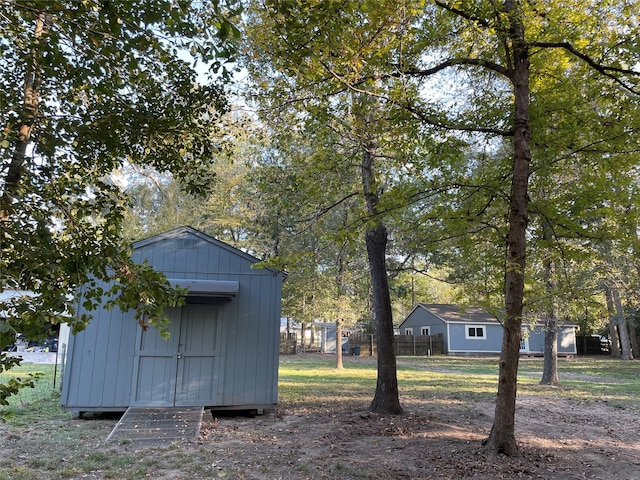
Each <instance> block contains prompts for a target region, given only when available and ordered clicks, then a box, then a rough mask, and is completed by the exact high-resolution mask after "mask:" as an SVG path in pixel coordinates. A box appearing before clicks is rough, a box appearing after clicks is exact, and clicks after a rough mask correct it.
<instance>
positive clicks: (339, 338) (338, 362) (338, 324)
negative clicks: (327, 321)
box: [336, 318, 344, 370]
mask: <svg viewBox="0 0 640 480" xmlns="http://www.w3.org/2000/svg"><path fill="white" fill-rule="evenodd" d="M343 369H344V365H343V364H342V319H341V318H337V319H336V370H343Z"/></svg>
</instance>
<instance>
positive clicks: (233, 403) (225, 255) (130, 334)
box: [61, 227, 284, 415]
mask: <svg viewBox="0 0 640 480" xmlns="http://www.w3.org/2000/svg"><path fill="white" fill-rule="evenodd" d="M132 259H133V260H134V261H135V262H137V263H142V262H143V261H145V260H146V261H148V263H149V264H150V265H151V266H153V267H154V268H155V269H156V270H158V271H160V272H162V273H164V274H165V275H166V277H167V278H168V279H169V281H170V282H171V283H172V284H174V285H178V286H180V287H185V288H188V292H187V296H186V303H185V305H184V306H182V307H180V308H172V309H169V311H168V312H167V313H168V316H169V318H170V320H171V322H170V325H169V332H170V338H168V339H165V338H163V337H161V336H160V335H159V332H158V331H157V330H156V329H155V328H153V327H150V328H149V329H147V330H143V329H142V328H140V327H139V326H138V324H137V322H136V321H135V320H134V318H133V313H132V312H129V313H123V312H121V311H120V310H118V309H113V310H107V309H99V310H98V311H97V312H88V313H92V314H93V319H92V320H91V322H89V324H88V325H87V327H86V329H85V330H83V331H82V332H80V333H78V334H76V335H71V337H70V339H69V347H68V354H67V359H66V367H65V373H64V381H63V388H62V398H61V405H62V407H63V408H65V409H68V410H72V411H74V412H76V413H77V414H78V415H81V414H82V413H83V412H91V411H125V410H126V409H127V408H128V407H134V406H135V407H173V406H176V407H177V406H180V407H187V406H189V407H210V408H213V409H227V410H258V411H260V410H262V409H264V408H268V407H270V406H273V405H275V404H276V403H277V399H278V355H279V328H280V305H281V294H282V282H283V279H284V274H283V272H280V271H278V270H275V269H271V268H254V265H255V264H256V263H257V262H258V261H259V260H258V259H257V258H255V257H253V256H251V255H249V254H247V253H244V252H242V251H240V250H238V249H236V248H233V247H231V246H230V245H227V244H225V243H223V242H220V241H218V240H216V239H214V238H212V237H210V236H208V235H206V234H204V233H202V232H199V231H197V230H195V229H193V228H190V227H181V228H178V229H176V230H172V231H170V232H167V233H164V234H161V235H156V236H154V237H151V238H148V239H146V240H141V241H139V242H137V243H135V244H134V250H133V254H132ZM82 313H85V312H84V311H83V309H82V306H81V305H80V306H79V308H78V312H77V314H78V315H81V314H82Z"/></svg>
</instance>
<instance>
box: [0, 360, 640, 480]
mask: <svg viewBox="0 0 640 480" xmlns="http://www.w3.org/2000/svg"><path fill="white" fill-rule="evenodd" d="M334 365H335V359H334V357H333V356H330V355H302V356H282V357H281V358H280V372H279V378H280V381H279V403H280V408H281V409H282V410H290V411H291V410H295V411H297V412H300V411H307V412H309V414H310V415H312V412H314V411H331V410H332V409H335V410H341V411H353V412H356V411H362V410H365V409H366V408H367V407H368V405H369V403H370V402H371V399H372V398H373V392H374V391H375V385H376V362H375V359H373V358H370V357H345V359H344V365H345V369H344V370H341V371H337V370H336V369H335V368H334ZM542 366H543V363H542V359H538V358H523V359H522V360H521V362H520V370H519V387H518V393H519V395H520V396H532V397H539V398H543V397H544V398H545V399H546V398H561V399H563V400H569V401H571V402H575V404H577V405H585V406H587V405H589V404H594V403H596V402H603V401H604V402H607V404H608V405H610V406H614V407H616V408H620V409H625V410H626V409H629V410H632V411H640V375H639V373H640V362H637V361H628V362H622V361H619V360H611V359H609V358H606V357H603V358H599V357H598V358H595V357H591V358H571V359H564V358H562V359H560V360H559V374H560V381H561V386H560V387H555V388H550V387H545V386H540V385H539V381H540V378H541V376H542ZM38 372H39V373H42V374H43V375H44V378H43V379H41V380H39V381H38V382H37V384H36V388H34V389H23V390H22V391H21V392H20V394H19V395H18V396H16V397H13V398H12V399H11V404H10V405H9V406H7V407H0V411H1V412H4V413H11V414H12V416H11V417H10V418H8V420H7V422H6V423H4V424H2V423H0V439H1V441H0V480H9V479H11V480H27V479H33V478H50V479H75V478H84V477H86V478H114V479H139V478H140V479H141V478H149V472H159V471H160V472H164V473H163V476H162V478H172V479H173V478H175V479H179V478H209V477H208V476H207V475H205V474H204V473H202V471H204V470H203V469H205V467H206V466H207V465H209V466H211V454H212V452H213V451H214V450H212V448H214V449H215V447H212V445H215V442H214V443H210V444H206V443H205V444H203V445H190V446H189V445H186V446H182V445H178V446H170V447H160V448H147V449H142V450H135V449H133V448H132V447H131V446H127V445H111V444H107V443H105V442H104V440H105V439H106V437H107V435H108V434H109V432H110V430H111V428H113V425H114V424H115V420H113V419H110V420H99V421H72V419H71V413H70V412H66V411H63V410H61V409H60V408H59V406H58V405H59V399H60V394H59V381H60V378H59V377H58V379H57V381H58V385H56V387H55V388H54V386H53V365H35V364H25V365H22V366H20V367H17V368H15V369H12V370H11V371H9V372H5V373H3V374H1V375H0V382H1V381H6V379H7V378H10V376H25V375H27V374H28V373H38ZM497 376H498V359H497V358H469V357H444V356H443V357H400V358H398V381H399V386H400V401H401V403H402V402H403V399H404V400H405V401H406V402H407V403H409V401H411V404H412V405H434V404H441V405H443V404H444V405H453V404H457V405H465V404H469V405H470V404H472V403H475V402H491V401H492V400H493V399H494V398H495V393H496V389H497ZM167 449H170V450H167ZM169 453H170V454H169ZM207 468H209V467H207ZM211 468H213V467H211ZM96 472H99V473H96ZM167 472H168V473H167ZM171 472H173V473H171ZM172 475H174V476H172ZM218 476H219V475H218ZM152 477H153V478H156V477H154V476H152ZM238 478H241V477H238ZM265 478H267V477H265Z"/></svg>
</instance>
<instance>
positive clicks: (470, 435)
mask: <svg viewBox="0 0 640 480" xmlns="http://www.w3.org/2000/svg"><path fill="white" fill-rule="evenodd" d="M403 408H405V410H406V411H407V413H406V414H405V415H402V416H380V415H373V414H370V413H368V412H366V411H362V412H349V411H341V410H339V409H338V410H335V409H332V408H331V407H329V406H328V407H327V408H326V409H325V410H323V411H314V412H310V411H305V410H301V409H297V408H295V406H292V407H289V408H282V409H279V410H276V411H274V412H270V413H269V414H267V415H265V416H262V417H257V418H254V419H248V418H238V417H234V418H219V419H213V418H211V419H208V420H207V421H205V423H204V424H203V428H202V440H201V443H202V445H203V446H206V447H207V448H210V449H211V458H212V465H211V468H212V469H213V470H218V471H219V472H220V473H221V476H224V475H227V473H226V472H235V473H234V476H235V478H244V479H323V478H348V479H352V478H353V479H360V478H373V479H406V480H409V479H416V480H417V479H434V478H437V479H464V478H473V479H563V480H574V479H585V478H586V479H611V478H615V479H617V480H632V479H633V480H636V479H639V478H640V428H639V427H640V422H639V420H638V412H629V411H625V410H619V409H616V408H614V407H611V406H609V405H607V404H606V403H602V404H597V405H590V406H587V407H585V406H582V405H578V406H573V405H571V404H568V403H567V402H566V401H553V402H548V401H541V400H540V398H526V397H520V398H519V399H518V407H517V418H516V422H517V424H516V428H517V438H518V440H519V444H520V447H521V449H522V452H523V454H524V456H523V458H522V459H511V458H506V457H498V458H495V459H489V458H487V456H486V455H484V453H483V452H482V440H483V439H484V438H486V437H487V435H488V433H489V430H490V428H491V425H492V418H493V408H494V407H493V405H492V404H489V403H486V404H475V405H468V406H463V405H445V404H441V405H419V404H417V403H414V402H412V401H411V399H406V398H405V399H404V401H403Z"/></svg>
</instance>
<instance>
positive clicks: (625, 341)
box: [611, 287, 633, 360]
mask: <svg viewBox="0 0 640 480" xmlns="http://www.w3.org/2000/svg"><path fill="white" fill-rule="evenodd" d="M611 293H612V294H613V304H614V306H615V309H616V310H615V312H616V313H615V316H614V322H613V323H614V324H616V325H617V326H618V335H620V349H621V350H622V360H631V359H633V355H632V353H631V340H630V338H629V325H627V318H626V317H625V315H624V308H622V300H620V292H619V291H618V289H617V288H615V287H614V288H612V289H611Z"/></svg>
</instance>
